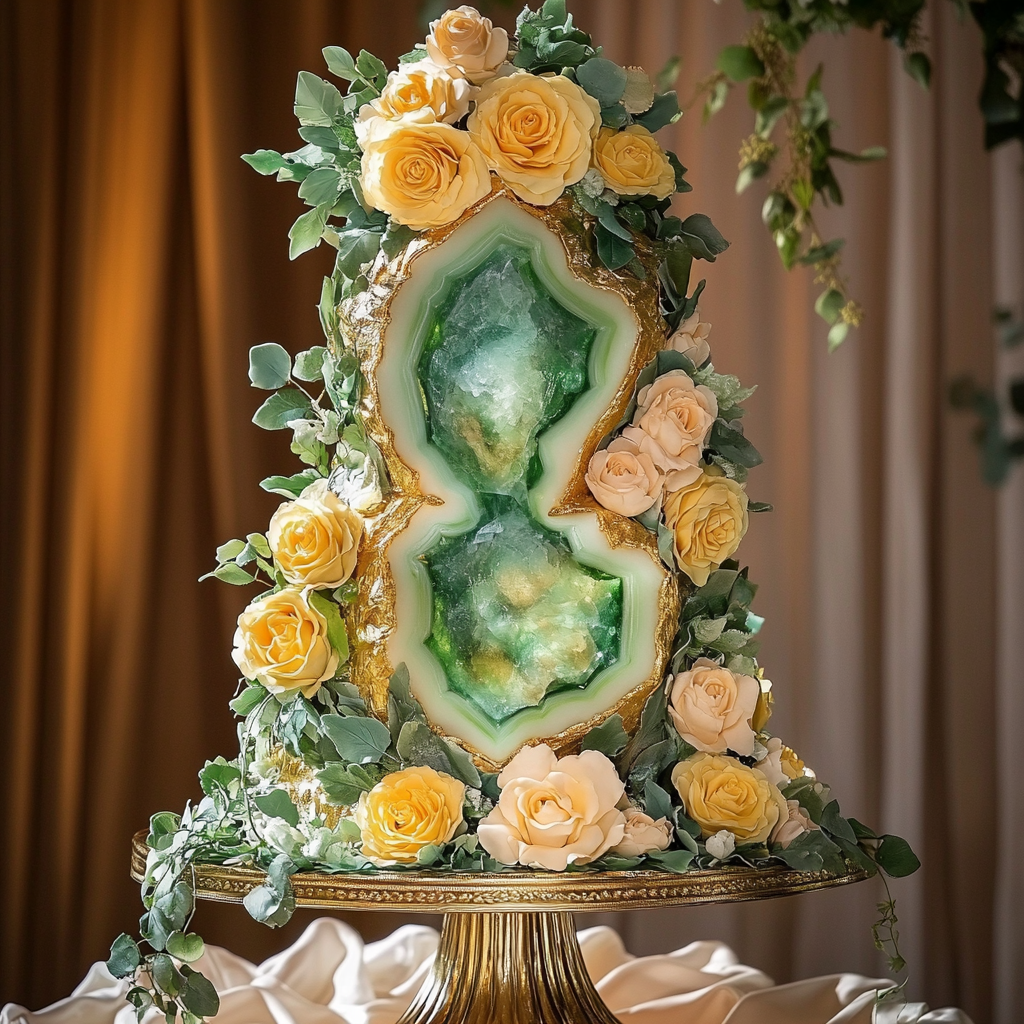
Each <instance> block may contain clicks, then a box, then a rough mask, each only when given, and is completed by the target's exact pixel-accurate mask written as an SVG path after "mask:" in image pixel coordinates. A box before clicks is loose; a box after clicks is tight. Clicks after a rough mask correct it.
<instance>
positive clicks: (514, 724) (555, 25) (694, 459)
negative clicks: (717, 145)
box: [111, 0, 915, 1016]
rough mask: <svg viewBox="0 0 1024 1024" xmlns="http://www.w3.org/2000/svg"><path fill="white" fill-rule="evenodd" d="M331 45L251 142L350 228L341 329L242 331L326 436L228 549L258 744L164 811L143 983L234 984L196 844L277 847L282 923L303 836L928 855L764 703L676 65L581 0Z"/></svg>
mask: <svg viewBox="0 0 1024 1024" xmlns="http://www.w3.org/2000/svg"><path fill="white" fill-rule="evenodd" d="M324 55H325V57H326V60H327V64H328V67H329V69H330V70H331V71H332V72H333V73H334V75H335V76H337V77H340V78H342V79H345V80H347V81H348V82H350V86H349V88H348V92H347V94H346V95H344V96H343V95H342V93H341V92H340V91H339V90H338V89H337V88H336V87H335V86H334V85H332V84H330V83H329V82H327V81H324V80H322V79H320V78H318V77H316V76H314V75H311V74H308V73H305V72H303V73H302V74H300V76H299V82H298V89H297V92H296V99H295V112H296V114H297V116H298V119H299V122H300V125H301V127H300V130H299V134H300V136H301V137H302V139H303V141H304V142H305V145H304V146H303V148H301V149H299V150H298V151H296V152H294V153H287V154H284V155H281V154H279V153H276V152H272V151H269V150H260V151H259V152H257V153H254V154H252V155H250V156H248V157H246V159H247V160H248V162H249V163H250V164H252V166H253V167H255V168H256V169H257V170H258V171H260V172H261V173H264V174H271V173H276V174H277V176H278V178H279V179H280V180H289V181H296V182H298V183H299V196H300V198H302V199H303V200H304V201H305V202H306V204H307V206H308V207H309V209H308V211H307V212H305V213H303V214H302V216H300V217H299V219H298V220H297V221H296V222H295V225H294V227H293V228H292V231H291V233H290V237H291V243H292V255H293V256H297V255H299V254H300V253H302V252H303V251H305V250H308V249H310V248H313V247H315V246H317V245H319V244H320V242H321V241H325V242H327V243H328V244H330V245H331V246H333V247H334V248H335V249H336V250H337V259H336V261H335V267H334V272H333V274H332V275H331V276H330V277H329V278H326V279H325V280H324V285H323V293H322V298H321V302H320V319H321V322H322V326H323V330H324V333H325V335H326V344H325V345H320V346H314V347H311V348H310V349H308V350H307V351H303V352H300V353H298V354H297V355H296V356H294V358H293V357H292V356H291V355H289V353H287V352H286V351H285V350H284V349H283V348H282V347H281V346H279V345H275V344H265V345H259V346H257V347H256V348H254V349H253V350H252V353H251V360H250V379H251V381H252V383H253V385H254V386H255V387H257V388H261V389H265V390H267V391H270V392H272V393H271V394H270V395H269V397H267V399H266V401H265V402H264V403H263V404H262V405H261V406H260V408H259V410H258V411H257V413H256V415H255V422H256V423H257V424H258V425H260V426H261V427H266V428H268V429H288V430H290V431H291V432H292V436H293V440H292V450H293V452H295V454H296V455H298V457H299V459H300V460H301V462H302V463H303V464H304V467H305V468H303V469H302V470H301V471H299V472H297V473H295V474H294V475H290V476H275V477H271V478H269V479H267V480H264V481H263V482H262V486H263V487H264V488H265V489H266V490H269V491H271V492H274V493H277V494H280V495H281V496H282V498H283V499H284V501H283V503H282V504H281V506H280V507H279V509H278V510H277V512H276V513H275V514H274V516H273V518H272V519H271V522H270V524H269V528H268V529H267V531H266V533H265V534H263V533H252V534H249V535H248V536H247V537H246V538H245V539H244V540H243V539H239V540H234V541H229V542H228V543H226V544H224V545H222V546H221V548H220V549H218V552H217V557H218V565H217V568H216V569H215V570H214V571H213V572H212V573H211V575H212V576H214V577H217V578H218V579H221V580H224V581H226V582H227V583H231V584H236V585H240V586H246V587H249V588H250V590H249V591H248V593H249V596H250V602H249V604H248V606H247V607H246V608H245V610H244V611H243V612H242V614H241V615H240V617H239V620H238V629H237V631H236V633H235V639H234V655H233V656H234V660H235V663H236V664H237V666H238V668H239V670H240V672H241V674H242V676H243V680H242V684H241V687H240V690H239V692H238V693H237V694H236V696H235V698H234V700H233V701H232V702H231V707H232V709H233V710H234V711H235V713H236V714H237V715H238V716H239V719H240V724H239V739H240V750H239V753H238V755H237V756H236V757H234V758H232V759H231V760H225V759H223V758H218V759H216V760H215V761H211V762H209V763H208V764H207V766H206V767H205V768H204V769H203V771H202V773H201V776H200V781H201V783H202V787H203V791H204V793H205V796H204V797H203V799H202V800H201V801H200V802H199V803H198V804H197V805H195V806H193V807H190V808H189V809H188V810H187V811H186V813H185V814H184V816H180V817H179V816H178V815H175V814H171V813H166V812H165V813H162V814H158V815H155V816H154V818H153V821H152V824H151V830H150V835H149V839H148V844H149V847H150V853H149V857H148V861H147V864H146V874H145V880H144V883H143V897H144V901H145V904H146V911H147V912H146V915H145V917H144V918H143V921H142V930H143V935H144V938H145V939H146V940H147V941H148V942H149V944H150V945H151V946H152V948H153V950H154V952H153V953H149V954H145V956H144V955H143V953H142V952H141V950H140V949H139V947H138V946H137V945H136V944H135V942H134V941H133V940H131V939H129V938H127V937H122V938H121V939H119V940H118V942H117V943H115V948H114V950H113V953H112V959H111V964H112V969H114V970H115V973H118V972H120V973H121V974H122V975H127V974H129V973H132V972H133V971H135V970H136V969H137V968H138V967H139V966H140V963H141V964H144V966H145V968H146V970H148V972H149V976H150V979H151V981H152V982H153V985H152V986H151V987H149V986H146V985H140V986H138V987H137V988H134V989H133V990H132V992H133V993H135V995H134V996H132V999H133V1001H134V1002H135V1003H136V1006H137V1007H139V1008H140V1012H143V1011H144V1010H145V1009H146V1008H148V1007H149V1006H152V1005H153V1004H154V1003H155V1004H156V1005H157V1006H158V1007H160V1008H162V1009H165V1010H166V1009H168V1008H173V1007H174V1005H175V1004H176V1005H177V1006H178V1008H179V1009H180V1010H182V1011H183V1012H187V1013H190V1014H193V1015H195V1016H202V1015H205V1014H208V1013H210V1012H212V1009H211V1008H213V1009H215V1006H214V1004H213V1002H211V1000H215V998H216V997H215V995H213V996H211V992H212V989H211V988H209V986H208V985H207V984H206V983H205V982H204V979H202V976H201V975H200V974H198V973H197V972H195V971H194V970H193V969H192V968H190V967H189V966H188V964H189V963H190V962H192V961H193V960H194V959H195V958H196V956H197V955H198V953H199V952H200V951H201V949H202V944H201V940H199V939H198V937H197V936H194V935H191V934H189V933H188V932H187V920H188V917H189V913H190V910H191V907H192V899H191V894H190V883H191V874H190V872H191V870H192V868H193V867H194V866H195V865H196V864H199V863H210V862H215V863H221V864H224V863H228V864H249V865H251V866H254V867H258V868H262V869H264V870H266V872H267V876H266V880H265V882H264V883H263V884H261V885H259V886H257V887H256V888H255V889H253V890H252V891H251V892H250V893H249V894H248V896H246V900H245V902H246V906H247V908H248V909H249V911H250V913H252V915H253V916H254V917H256V918H257V919H258V920H261V921H265V922H267V923H270V924H280V923H282V922H283V921H284V920H287V918H288V916H289V915H290V914H291V912H292V909H293V907H294V905H295V904H294V896H293V888H292V882H291V881H290V879H291V878H292V876H295V875H296V874H301V873H303V872H321V873H359V874H363V875H372V874H374V873H376V872H379V871H382V870H384V871H387V872H395V871H407V872H429V873H431V875H436V874H438V873H478V874H481V875H483V874H493V873H500V872H508V871H510V870H513V869H515V870H518V871H522V870H524V869H529V870H536V871H540V872H632V871H642V872H673V873H684V872H691V871H701V870H707V869H711V868H719V867H720V866H721V865H723V864H739V865H745V866H746V867H747V868H762V867H763V868H766V869H771V868H772V867H773V866H775V867H776V868H777V866H778V865H779V864H784V865H787V866H788V867H789V868H792V869H796V870H799V871H804V872H831V873H834V874H837V875H841V874H843V873H844V872H845V871H847V870H848V869H849V865H851V864H852V865H855V866H857V867H859V868H861V869H867V870H870V871H874V870H875V868H876V865H879V866H882V867H884V868H886V869H888V870H889V871H891V872H892V873H902V872H904V871H906V870H908V869H912V867H913V866H914V863H915V862H914V861H913V855H912V854H910V852H909V849H908V848H906V846H905V844H903V843H902V841H901V840H898V839H896V838H895V837H877V836H875V834H874V833H873V832H871V830H870V829H868V828H866V827H865V826H863V825H861V824H860V823H858V822H856V821H851V820H847V819H845V818H843V817H842V816H841V815H840V813H839V809H838V806H837V804H836V803H835V801H833V800H831V799H830V797H829V793H828V789H827V787H826V786H824V785H823V784H822V783H820V782H819V781H817V779H816V778H815V776H814V774H813V773H812V772H811V771H810V770H809V769H807V768H806V767H805V766H804V764H803V763H802V762H801V761H800V760H799V758H798V757H797V755H796V754H795V753H794V752H793V751H792V750H791V749H789V748H788V747H787V746H785V745H784V744H783V743H782V742H781V741H780V740H779V739H778V738H777V737H774V736H772V735H771V733H770V732H769V731H768V724H769V718H770V714H771V686H770V683H769V682H768V680H767V679H765V678H764V674H763V672H762V669H761V668H760V667H759V666H758V664H757V662H756V660H755V654H756V651H757V639H756V634H757V632H758V630H759V628H760V625H761V620H760V619H759V618H758V617H757V616H756V615H754V614H753V612H752V611H751V610H750V605H751V601H752V599H753V597H754V591H755V587H754V585H753V584H751V583H750V582H749V580H748V578H747V573H746V570H745V569H741V568H740V565H739V563H738V562H736V561H735V560H734V556H735V554H736V551H737V548H738V546H739V544H740V541H741V540H742V538H743V535H744V533H745V532H746V530H747V525H748V515H749V513H751V512H758V511H767V510H768V507H767V506H766V505H764V504H761V503H757V502H753V501H751V500H749V499H748V496H747V491H746V480H747V473H748V470H749V469H751V468H752V467H753V466H755V465H757V464H758V463H759V462H760V461H761V459H760V456H759V454H758V453H757V451H756V449H755V448H754V447H753V445H752V444H751V443H750V442H749V441H748V440H747V439H746V437H745V436H744V432H743V429H742V426H741V417H742V414H743V406H742V402H743V400H744V399H745V398H746V397H747V396H748V395H749V394H750V391H749V390H748V389H744V388H743V387H742V386H741V385H740V383H739V381H737V380H736V378H735V377H731V376H728V375H724V374H722V373H719V372H718V371H717V370H716V368H715V366H714V365H713V362H712V357H711V351H710V349H709V346H708V334H709V331H710V325H709V324H707V323H705V322H703V321H702V320H701V318H700V313H699V310H698V306H697V302H698V298H699V296H700V293H701V289H702V288H703V285H704V282H703V281H701V282H700V283H699V284H698V285H696V287H694V288H692V289H691V286H690V277H691V268H692V264H693V261H694V260H701V259H703V260H707V261H714V260H715V258H716V257H717V256H718V255H719V254H721V253H722V252H723V251H724V250H725V248H726V246H727V243H726V242H725V240H724V239H723V238H722V236H721V235H720V234H719V232H718V231H717V230H716V229H715V228H714V226H713V225H712V223H711V221H710V220H709V219H708V218H707V217H706V216H704V215H702V214H699V213H688V215H686V216H685V217H683V216H676V215H674V214H673V213H672V212H671V207H672V202H673V197H674V196H675V195H677V194H679V193H683V192H688V191H689V190H690V186H689V185H688V184H687V183H686V180H685V177H684V175H685V168H684V167H683V166H682V165H681V164H680V162H679V160H678V159H677V158H676V157H675V155H674V154H672V153H668V152H666V151H664V150H663V149H662V148H661V145H660V144H659V142H658V141H657V140H656V138H655V135H654V134H653V133H654V132H656V131H657V130H658V129H660V128H662V127H664V126H665V125H667V124H669V123H671V122H672V121H674V120H675V119H676V118H678V116H679V107H678V104H677V101H676V96H675V93H674V92H672V91H670V88H669V86H670V83H669V82H666V81H661V82H659V84H658V85H657V86H656V85H655V84H654V83H653V82H652V81H651V79H650V78H649V77H648V76H647V74H646V73H645V72H644V71H642V70H640V69H637V68H622V67H619V66H618V65H616V64H615V63H613V62H612V61H610V60H608V59H607V58H605V57H603V56H602V55H601V51H600V50H599V49H595V48H594V47H593V46H592V44H591V40H590V37H589V36H587V35H586V34H585V33H584V32H582V31H581V30H579V29H578V28H576V26H575V25H574V24H573V22H572V19H571V17H569V16H567V14H566V11H565V5H564V0H548V2H546V3H545V4H544V6H543V7H542V8H541V9H540V10H539V11H537V12H532V11H530V10H526V11H524V12H523V14H522V15H520V18H519V21H518V23H517V33H516V36H515V38H514V39H512V40H510V39H509V38H508V36H507V35H506V33H505V31H504V30H502V29H500V28H495V27H493V26H492V24H491V23H490V22H489V21H488V20H487V19H486V18H483V17H482V16H481V15H480V14H478V13H477V12H476V11H475V10H473V9H472V8H469V7H461V8H459V9H458V10H454V11H449V12H448V13H447V14H445V15H444V16H443V17H442V18H440V19H439V20H438V21H436V22H434V23H433V25H432V26H431V31H430V35H429V36H428V37H427V39H426V42H425V44H424V45H421V46H419V47H417V48H416V49H415V50H413V51H412V52H411V53H409V54H407V55H406V56H405V57H403V58H402V63H401V64H400V66H399V68H398V70H397V71H391V72H388V70H387V69H386V68H385V67H384V65H383V64H382V63H381V62H380V61H378V60H377V59H376V58H375V57H373V56H372V55H370V54H368V53H366V52H365V51H364V52H362V53H360V54H359V56H358V57H357V58H353V57H352V56H351V55H350V54H349V53H348V52H347V51H345V50H343V49H341V48H339V47H328V48H327V49H325V50H324ZM679 205H680V207H681V211H680V212H681V213H682V212H686V211H685V207H686V206H687V205H688V203H681V204H679ZM154 965H156V967H154ZM204 1000H205V1001H204Z"/></svg>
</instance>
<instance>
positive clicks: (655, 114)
mask: <svg viewBox="0 0 1024 1024" xmlns="http://www.w3.org/2000/svg"><path fill="white" fill-rule="evenodd" d="M682 116H683V112H682V111H681V110H680V109H679V97H678V96H677V95H676V93H675V91H674V90H671V89H670V90H669V91H668V92H662V93H659V94H658V95H657V96H655V97H654V102H653V103H652V104H651V106H650V108H649V109H648V110H646V111H644V113H642V114H637V115H636V116H635V117H634V118H633V120H634V121H636V123H637V124H639V125H642V126H643V127H644V128H646V129H647V130H648V131H649V132H656V131H658V130H659V129H661V128H664V127H665V126H666V125H670V124H674V123H675V122H676V121H678V120H679V118H681V117H682Z"/></svg>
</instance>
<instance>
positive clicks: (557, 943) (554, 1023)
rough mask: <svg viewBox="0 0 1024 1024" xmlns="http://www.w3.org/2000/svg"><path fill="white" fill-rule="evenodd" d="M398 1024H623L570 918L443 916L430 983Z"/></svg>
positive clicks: (543, 915)
mask: <svg viewBox="0 0 1024 1024" xmlns="http://www.w3.org/2000/svg"><path fill="white" fill-rule="evenodd" d="M399 1024H617V1018H616V1017H615V1016H614V1015H613V1014H612V1012H611V1011H610V1010H609V1009H608V1008H607V1007H606V1006H605V1005H604V1003H603V1002H601V997H600V996H599V995H598V994H597V991H596V990H595V988H594V986H593V983H592V982H591V980H590V976H589V975H588V974H587V969H586V966H585V965H584V963H583V954H582V953H581V952H580V946H579V943H578V942H577V941H576V928H575V925H574V923H573V919H572V914H570V913H567V912H564V911H563V912H550V911H537V912H528V913H517V912H514V911H513V912H509V911H499V912H497V913H475V914H474V913H470V914H465V913H462V914H459V913H455V914H445V917H444V926H443V927H442V929H441V945H440V947H439V948H438V951H437V956H436V958H435V959H434V965H433V969H432V971H431V974H430V977H429V978H428V979H427V981H426V982H425V983H424V985H423V987H422V988H421V989H420V991H419V993H418V994H417V995H416V998H415V999H414V1000H413V1002H412V1005H411V1006H410V1007H409V1009H408V1010H407V1011H406V1012H405V1014H404V1016H403V1017H402V1018H401V1020H400V1021H399Z"/></svg>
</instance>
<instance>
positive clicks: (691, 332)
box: [665, 309, 711, 366]
mask: <svg viewBox="0 0 1024 1024" xmlns="http://www.w3.org/2000/svg"><path fill="white" fill-rule="evenodd" d="M710 333H711V324H709V323H705V322H704V321H703V320H701V318H700V310H699V309H698V310H695V311H694V313H693V315H692V316H689V317H687V318H686V319H685V320H684V321H683V322H682V323H681V324H680V325H679V326H678V327H677V328H676V329H675V331H674V332H673V333H672V334H671V335H670V337H669V339H668V341H666V342H665V348H666V349H670V350H671V351H673V352H681V353H682V354H683V355H684V356H686V358H687V359H689V360H690V362H691V363H693V365H694V366H703V365H704V363H705V362H706V361H707V358H708V356H710V355H711V346H710V345H708V335H709V334H710Z"/></svg>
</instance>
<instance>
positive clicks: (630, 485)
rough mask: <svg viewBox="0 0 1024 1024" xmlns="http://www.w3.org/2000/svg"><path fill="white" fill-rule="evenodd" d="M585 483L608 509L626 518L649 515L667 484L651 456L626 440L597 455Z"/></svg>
mask: <svg viewBox="0 0 1024 1024" xmlns="http://www.w3.org/2000/svg"><path fill="white" fill-rule="evenodd" d="M584 479H585V480H586V481H587V486H588V487H589V488H590V493H591V494H593V495H594V497H595V498H597V500H598V501H599V502H600V503H601V504H602V505H603V506H604V507H605V508H606V509H609V510H611V511H612V512H618V513H619V514H620V515H623V516H638V515H641V514H642V513H644V512H646V511H647V510H648V509H649V508H650V507H651V506H652V505H653V504H654V503H655V502H656V501H657V500H658V498H660V497H661V489H662V486H663V485H664V482H665V478H664V476H663V475H662V473H661V471H660V470H659V469H658V467H657V466H655V465H654V460H653V459H652V458H651V456H650V455H648V454H647V453H646V452H642V451H640V449H639V447H638V446H637V445H636V444H635V443H634V442H633V441H630V440H629V439H628V438H625V437H617V438H616V439H615V440H614V441H612V443H611V444H610V445H608V447H607V448H605V449H604V450H603V451H599V452H595V453H594V457H593V458H592V459H591V460H590V465H589V466H588V467H587V473H586V476H585V477H584Z"/></svg>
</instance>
